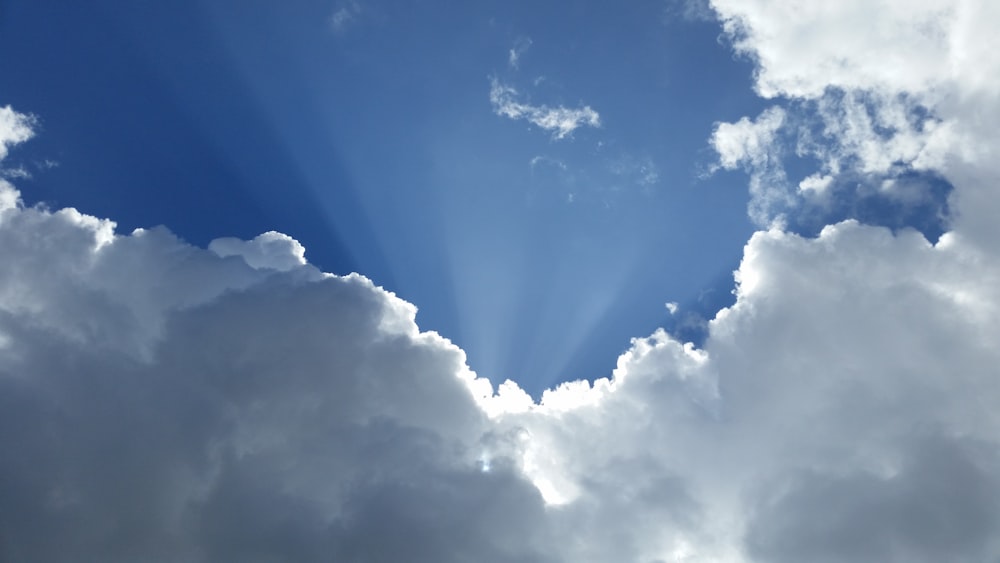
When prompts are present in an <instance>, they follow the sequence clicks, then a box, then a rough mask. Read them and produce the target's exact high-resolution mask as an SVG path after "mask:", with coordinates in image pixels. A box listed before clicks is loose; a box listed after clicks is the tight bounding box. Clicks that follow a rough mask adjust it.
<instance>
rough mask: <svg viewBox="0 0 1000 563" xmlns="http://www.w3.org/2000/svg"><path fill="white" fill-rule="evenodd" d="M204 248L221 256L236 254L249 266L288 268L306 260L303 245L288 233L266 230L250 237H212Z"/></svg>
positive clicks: (285, 269) (281, 269)
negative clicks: (247, 239) (248, 238)
mask: <svg viewBox="0 0 1000 563" xmlns="http://www.w3.org/2000/svg"><path fill="white" fill-rule="evenodd" d="M208 249H209V250H211V251H212V252H214V253H216V254H218V255H219V256H221V257H223V258H225V257H226V256H240V257H242V258H243V260H245V261H246V263H247V264H248V265H249V266H250V267H252V268H257V269H261V268H270V269H273V270H280V271H288V270H292V269H294V268H297V267H299V266H303V265H305V263H306V249H305V247H303V246H302V245H301V244H299V241H297V240H295V239H293V238H292V237H290V236H288V235H286V234H282V233H278V232H275V231H269V232H266V233H264V234H261V235H258V236H257V237H256V238H254V239H253V240H250V241H244V240H240V239H238V238H232V237H226V238H218V239H215V240H213V241H212V242H211V243H210V244H209V245H208Z"/></svg>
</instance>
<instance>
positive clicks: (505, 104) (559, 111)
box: [490, 77, 601, 139]
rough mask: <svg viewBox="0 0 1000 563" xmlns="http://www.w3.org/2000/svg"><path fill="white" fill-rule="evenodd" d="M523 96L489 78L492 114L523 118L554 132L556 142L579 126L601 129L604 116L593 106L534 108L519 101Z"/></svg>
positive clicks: (495, 79) (538, 106)
mask: <svg viewBox="0 0 1000 563" xmlns="http://www.w3.org/2000/svg"><path fill="white" fill-rule="evenodd" d="M519 98H520V95H519V94H518V92H517V90H515V89H514V88H513V87H511V86H508V85H505V84H503V83H501V82H500V81H499V80H498V79H497V78H496V77H493V78H491V79H490V103H491V104H493V112H494V113H496V114H497V115H499V116H501V117H509V118H510V119H523V120H525V121H527V122H529V123H531V124H533V125H535V126H537V127H541V128H542V129H544V130H546V131H551V132H552V138H553V139H564V138H566V137H568V136H570V135H572V133H573V131H576V130H577V129H578V128H580V127H584V126H589V127H600V126H601V116H600V115H599V114H598V113H597V112H596V111H594V110H593V109H592V108H591V107H590V106H583V107H581V108H567V107H564V106H556V107H550V106H547V105H544V104H543V105H537V106H536V105H531V104H529V103H525V102H522V101H519Z"/></svg>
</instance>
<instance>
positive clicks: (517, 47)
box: [507, 37, 532, 70]
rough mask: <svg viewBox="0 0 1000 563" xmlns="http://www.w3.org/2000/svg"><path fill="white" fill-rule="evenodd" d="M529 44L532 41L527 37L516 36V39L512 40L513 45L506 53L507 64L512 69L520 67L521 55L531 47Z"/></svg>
mask: <svg viewBox="0 0 1000 563" xmlns="http://www.w3.org/2000/svg"><path fill="white" fill-rule="evenodd" d="M531 44H532V41H531V38H529V37H518V38H517V40H516V41H514V46H513V47H511V48H510V51H509V52H508V55H507V64H508V65H510V68H512V69H514V70H517V69H518V68H520V62H521V55H523V54H525V53H526V52H528V49H530V48H531Z"/></svg>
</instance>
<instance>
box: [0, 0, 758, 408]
mask: <svg viewBox="0 0 1000 563" xmlns="http://www.w3.org/2000/svg"><path fill="white" fill-rule="evenodd" d="M338 12H340V13H341V14H347V16H345V17H343V18H342V19H341V22H340V25H337V24H335V23H334V19H335V18H334V15H335V14H337V13H338ZM719 33H720V29H719V27H718V25H717V24H714V23H710V22H704V21H696V20H690V19H684V18H681V17H680V15H679V14H678V13H677V11H671V10H670V9H669V6H668V5H667V4H665V3H664V2H662V1H652V0H650V1H638V2H631V3H624V4H622V3H616V2H603V3H598V2H580V3H566V2H556V1H531V2H509V1H504V2H487V1H483V2H470V3H452V2H448V3H420V4H416V3H412V2H403V1H382V0H375V1H368V2H362V1H360V0H359V1H358V2H350V1H348V2H335V1H300V2H290V3H275V2H269V1H267V2H265V1H240V2H236V1H230V2H222V1H216V2H204V1H198V0H179V1H171V2H160V1H157V2H152V1H150V2H145V1H138V0H105V1H92V2H38V1H31V0H8V1H6V2H5V3H3V4H0V50H2V51H0V52H3V53H6V54H7V56H4V57H3V58H2V59H0V80H2V82H0V104H4V105H6V104H10V105H12V106H13V107H14V108H15V109H17V110H18V111H22V112H29V113H32V114H34V115H36V116H37V117H38V118H39V120H40V121H39V123H40V125H39V127H38V128H37V129H38V130H39V135H38V137H37V139H36V140H34V141H32V142H31V143H29V144H27V145H25V146H24V147H22V148H19V149H18V151H17V152H16V153H15V154H13V155H12V156H11V164H12V165H13V164H20V165H22V166H23V167H24V168H25V169H26V170H27V171H28V172H30V173H31V178H28V179H23V178H22V179H18V180H16V182H15V183H16V184H17V185H18V187H19V188H21V190H22V192H23V194H24V196H25V199H26V200H27V201H28V202H31V203H33V202H38V201H44V202H47V204H49V205H50V206H52V207H63V206H74V207H77V208H79V209H80V210H82V211H84V212H87V213H90V214H94V215H98V216H102V217H110V218H112V219H114V220H116V221H117V222H118V224H119V228H120V230H122V231H125V232H128V231H130V230H131V229H133V228H135V227H140V226H142V227H148V226H152V225H158V224H163V225H166V226H168V227H169V228H170V229H171V230H173V231H174V232H175V233H177V234H178V235H179V236H181V237H182V238H184V239H185V240H187V241H189V242H191V243H193V244H197V245H202V246H203V245H206V244H207V243H208V242H209V241H210V240H211V239H213V238H216V237H221V236H240V237H243V238H251V237H253V236H255V235H256V234H259V233H261V232H263V231H268V230H278V231H281V232H284V233H287V234H289V235H291V236H293V237H295V238H296V239H298V240H299V241H300V242H302V244H304V245H305V246H306V248H307V258H308V259H309V260H310V261H311V262H312V263H314V264H316V265H317V266H319V267H320V268H322V269H324V270H326V271H331V272H334V273H341V274H343V273H348V272H350V271H358V272H360V273H362V274H365V275H367V276H368V277H370V278H372V279H373V280H374V281H375V282H376V283H377V284H380V285H383V286H385V287H386V288H387V289H390V290H392V291H394V292H396V293H397V294H399V295H400V296H401V297H403V298H405V299H406V300H408V301H410V302H412V303H414V304H416V305H417V306H418V307H419V308H420V312H419V314H418V322H419V323H420V325H421V327H422V328H424V329H433V330H437V331H439V332H440V333H442V334H443V335H444V336H447V337H449V338H451V339H452V340H454V341H455V342H456V343H457V344H458V345H460V346H461V347H462V348H463V349H465V350H466V352H467V353H468V355H469V363H470V365H471V366H472V368H473V369H475V370H476V371H477V372H479V373H480V374H481V375H483V376H487V377H489V378H490V379H492V380H493V381H494V383H499V382H500V381H502V380H503V379H505V378H512V379H515V380H517V381H518V382H519V383H520V384H521V386H522V387H524V388H525V389H527V390H528V391H530V392H532V393H538V392H539V391H540V390H541V389H544V388H546V387H549V386H551V385H552V384H553V383H554V382H556V381H559V380H565V379H575V378H594V377H600V376H606V375H609V374H610V370H611V369H612V368H613V367H614V363H615V360H616V358H617V356H618V354H619V353H620V352H621V351H623V350H624V349H625V348H626V346H627V345H628V339H629V338H630V337H632V336H637V335H644V334H648V333H649V332H650V331H651V330H652V329H654V328H655V327H657V326H663V325H666V326H668V327H674V329H676V330H681V329H680V328H679V327H677V326H676V325H677V319H679V318H684V316H685V315H686V314H689V313H700V314H703V315H704V314H708V315H711V314H712V313H713V312H714V310H715V309H717V308H718V306H719V305H721V304H724V303H727V302H728V299H729V297H730V296H729V295H728V292H729V290H730V289H731V287H732V277H731V272H732V270H733V269H734V268H735V267H736V265H737V264H738V260H739V257H740V255H741V251H742V246H743V244H744V242H745V241H746V240H747V237H748V235H749V233H750V232H751V231H752V227H751V225H750V223H749V221H748V219H747V217H746V202H747V195H746V189H745V185H746V180H745V178H744V177H743V176H742V175H738V174H717V175H715V176H713V177H711V178H708V179H704V178H699V172H700V170H702V169H703V168H704V167H705V166H707V165H708V164H709V163H710V162H711V161H712V160H713V156H712V154H711V152H710V151H709V149H708V145H707V139H708V137H709V135H710V134H711V132H712V127H713V123H714V122H715V121H718V120H736V119H738V118H740V117H741V116H744V115H756V114H757V113H758V112H759V111H760V110H761V109H762V108H763V107H765V105H766V104H765V102H763V101H761V100H759V99H757V98H756V97H755V96H754V95H753V94H752V89H751V86H750V79H751V70H752V68H751V65H750V64H749V62H747V61H741V60H737V59H734V57H733V55H732V52H731V49H730V48H729V47H727V46H726V45H725V44H724V43H722V42H720V40H719ZM525 45H529V46H528V48H527V49H525V50H523V52H521V54H520V57H519V59H518V65H517V67H516V68H515V67H514V66H512V65H511V64H510V61H509V52H510V50H511V49H512V48H517V47H518V46H522V47H523V46H525ZM491 80H495V81H498V82H499V83H502V84H504V85H507V86H509V87H512V88H515V89H517V91H518V92H519V95H520V96H521V97H520V99H521V101H523V102H525V103H531V104H535V105H542V104H544V105H548V106H550V107H556V106H560V105H561V106H565V107H567V108H580V107H583V106H590V107H591V108H593V109H594V110H595V111H597V112H599V114H600V118H601V123H602V124H601V127H599V128H588V127H582V128H580V129H577V130H576V131H575V132H574V133H573V134H572V135H571V136H568V137H566V138H563V139H555V138H554V137H553V135H552V134H551V133H550V132H548V131H545V130H543V129H541V128H539V127H536V126H533V125H531V124H529V123H527V122H526V121H515V120H511V119H508V118H506V117H502V116H499V115H497V114H496V113H494V111H493V108H492V106H491V102H490V87H491ZM668 301H676V302H679V303H680V304H681V310H680V311H679V313H678V316H677V317H674V318H671V316H670V315H669V313H668V312H667V310H666V308H665V307H664V304H665V303H666V302H668ZM687 332H688V333H690V334H691V335H694V334H695V332H694V331H690V330H688V331H687Z"/></svg>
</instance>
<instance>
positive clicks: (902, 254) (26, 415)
mask: <svg viewBox="0 0 1000 563" xmlns="http://www.w3.org/2000/svg"><path fill="white" fill-rule="evenodd" d="M914 6H916V7H915V8H914ZM714 9H715V10H716V12H717V13H718V14H719V15H720V17H721V18H723V21H724V22H725V25H726V30H727V33H729V34H730V36H731V37H732V39H733V41H734V44H735V45H736V47H737V49H738V50H740V51H741V52H743V53H746V54H747V55H749V56H752V57H754V58H755V59H756V60H757V61H758V62H759V70H758V83H757V87H758V89H759V91H760V92H761V93H762V94H764V95H768V96H770V95H778V94H780V95H781V96H783V97H784V98H785V101H783V102H782V104H786V103H787V104H790V105H788V106H787V107H786V106H784V105H779V106H776V107H778V108H779V109H776V110H769V111H770V112H772V113H766V115H764V116H761V117H758V118H755V119H750V118H747V119H746V120H740V121H738V122H737V123H735V124H732V125H731V126H726V125H725V124H719V125H718V127H717V129H716V133H715V135H714V136H713V138H712V140H711V142H712V143H713V144H714V146H715V147H716V148H717V150H718V151H719V155H720V165H722V166H729V167H737V166H744V165H745V166H747V167H748V170H749V171H750V173H751V175H753V174H754V173H755V171H756V170H765V171H768V170H772V169H770V168H767V167H768V166H770V163H773V162H775V161H776V159H778V158H780V154H781V152H782V151H786V152H787V151H793V152H794V151H795V150H796V148H797V146H798V143H799V142H800V134H799V132H798V131H794V132H793V134H791V135H790V136H788V137H782V136H781V135H780V134H779V133H778V132H779V131H781V130H782V128H783V127H788V123H789V122H788V121H786V120H785V119H777V118H776V117H775V116H777V115H779V114H784V115H786V116H787V115H788V114H789V113H790V112H795V111H798V109H797V107H798V106H796V107H793V106H794V104H807V105H808V104H814V105H813V106H810V107H815V108H820V109H819V110H817V111H818V113H817V114H814V115H819V118H818V119H820V121H821V122H823V123H826V122H827V121H829V127H824V128H821V129H820V130H819V134H820V135H821V136H823V138H824V141H823V142H822V143H818V144H817V145H816V148H815V149H810V150H814V151H815V152H816V153H820V152H822V151H828V152H826V153H823V154H824V155H825V158H817V170H816V171H815V172H814V173H815V174H817V176H816V178H817V180H816V181H815V182H813V183H812V184H810V185H811V186H813V187H811V188H807V190H821V189H822V188H821V187H820V186H821V184H822V183H823V181H825V180H822V178H825V177H826V176H829V177H830V178H831V180H830V182H833V181H835V180H836V178H838V177H841V176H843V175H849V174H861V173H869V172H871V170H876V171H879V170H882V168H884V166H885V164H884V163H885V162H888V163H889V164H888V166H889V167H890V168H892V167H901V168H903V169H921V167H926V169H929V170H934V171H935V172H936V173H939V174H941V175H942V176H943V177H945V178H947V179H948V181H949V182H950V183H951V184H952V185H953V187H954V189H953V192H952V193H951V196H950V204H951V205H950V209H951V210H952V216H951V217H950V218H949V230H948V231H947V232H946V233H944V234H943V235H942V236H941V237H940V239H939V240H938V241H937V242H936V243H933V244H932V243H931V242H929V241H928V240H927V239H926V238H924V237H923V236H922V235H921V234H920V233H918V232H916V231H913V230H907V229H903V230H900V231H899V232H897V233H895V234H894V233H893V232H891V231H890V230H888V229H886V228H883V227H879V226H873V225H865V224H862V223H859V222H858V221H854V220H848V221H843V222H839V223H836V224H832V225H828V226H827V227H825V228H823V229H822V230H821V231H820V233H819V235H818V236H816V237H814V238H806V237H803V236H800V235H797V234H794V233H791V232H788V231H786V230H783V229H782V228H781V225H780V224H776V223H773V222H772V223H771V224H770V225H769V228H767V229H765V230H761V231H760V232H758V233H756V234H755V235H754V236H753V237H752V238H751V239H750V240H749V241H748V242H747V244H746V247H745V249H744V255H743V260H742V262H741V264H740V267H739V269H738V270H737V271H736V272H735V283H736V289H735V291H736V296H737V300H736V303H735V305H733V306H732V307H730V308H728V309H725V310H723V311H721V312H720V313H719V314H718V315H717V316H716V318H715V319H714V320H712V321H711V323H710V327H709V335H708V337H707V339H706V341H705V344H704V347H703V349H696V348H694V347H693V346H691V345H690V344H683V343H681V342H678V341H677V340H675V339H673V338H672V337H671V336H670V335H668V334H666V333H665V332H663V331H657V332H655V333H654V334H652V335H650V336H648V337H645V338H637V339H635V340H634V341H633V343H632V345H631V347H630V349H629V350H628V351H627V352H626V353H625V354H623V355H622V356H621V357H620V358H619V361H618V367H617V368H616V369H615V371H614V373H613V374H611V377H609V378H608V379H601V380H598V381H596V382H594V383H593V384H590V383H587V382H573V383H566V384H563V385H561V386H559V387H558V388H556V389H553V390H550V391H547V392H546V393H545V394H544V395H543V397H542V399H541V401H540V403H538V404H535V403H533V402H532V400H531V399H530V397H528V396H527V395H526V394H525V393H524V392H523V391H521V390H520V389H519V388H518V387H517V385H516V384H514V383H512V382H506V383H504V384H502V385H499V386H497V387H496V388H495V389H494V388H493V387H492V386H491V385H490V384H489V383H488V382H487V381H485V380H482V379H477V378H476V376H475V374H474V373H473V372H472V371H470V370H469V368H468V367H467V365H466V361H465V356H464V354H463V352H462V351H461V350H459V349H458V348H456V347H455V346H454V345H452V344H451V343H450V342H448V341H447V340H445V339H443V338H441V337H440V336H438V335H436V334H434V333H428V332H421V331H420V330H419V328H418V327H417V326H416V324H415V322H414V318H415V313H416V310H415V308H414V307H413V306H412V305H410V304H408V303H406V302H404V301H402V300H400V299H398V298H397V297H395V296H394V295H392V294H390V293H388V292H386V291H384V290H382V289H380V288H378V287H376V286H375V285H374V284H373V283H372V282H370V281H369V280H367V279H366V278H364V277H363V276H360V275H357V274H353V275H349V276H334V275H329V274H324V273H322V272H319V271H318V270H316V269H315V268H313V267H312V266H310V265H309V264H308V263H307V262H306V260H305V251H304V249H302V247H301V245H299V244H298V243H297V242H295V241H294V240H292V239H290V238H289V237H286V236H284V235H281V234H278V233H266V234H264V235H261V236H260V237H258V238H257V239H254V240H252V241H240V240H237V239H220V240H218V241H215V242H213V243H212V244H211V245H210V246H209V249H207V250H206V249H199V248H195V247H192V246H190V245H188V244H186V243H184V242H183V241H181V240H179V239H177V238H176V237H175V236H174V235H172V234H171V233H170V232H169V231H167V230H166V229H163V228H157V229H150V230H137V231H135V232H133V233H130V234H120V233H117V232H115V225H114V223H113V222H111V221H108V220H103V219H98V218H95V217H91V216H88V215H86V214H83V213H81V212H79V211H76V210H73V209H63V210H59V211H55V212H51V211H48V210H46V209H44V208H38V207H25V206H24V205H23V204H22V203H21V202H20V198H19V194H18V192H17V191H16V189H15V188H14V187H13V186H12V185H10V184H9V183H7V182H6V181H2V180H0V261H2V263H3V264H4V268H2V269H0V401H2V403H3V404H2V405H0V445H2V447H3V450H4V452H5V455H4V456H2V457H0V559H3V560H10V561H22V560H24V561H79V560H103V561H134V560H158V561H220V560H221V561H276V560H295V561H329V560H336V561H358V562H362V561H363V562H369V561H404V560H405V561H428V562H430V561H435V562H442V561H444V562H448V561H456V562H457V561H490V562H494V561H495V562H529V561H530V562H570V561H572V562H581V561H582V562H606V561H629V562H632V561H635V562H643V563H652V562H667V561H685V562H691V561H705V562H708V561H718V562H737V563H738V562H751V561H755V562H756V561H761V562H800V561H816V562H835V561H836V562H847V561H851V562H857V561H900V562H936V561H942V560H948V561H962V562H970V563H971V562H981V561H992V560H996V559H998V558H1000V533H997V531H996V530H998V529H1000V477H998V476H1000V443H998V436H1000V416H998V415H997V409H996V405H997V404H1000V377H998V375H997V369H996V366H997V365H1000V349H998V347H997V345H996V342H997V340H998V339H997V337H998V335H1000V331H998V326H997V319H998V318H1000V316H998V312H1000V311H998V306H1000V295H998V293H1000V257H998V255H997V246H996V241H997V240H1000V238H998V237H1000V232H998V229H1000V227H997V226H996V221H995V217H997V216H998V215H997V211H1000V209H998V206H1000V203H998V202H1000V198H998V197H997V194H996V186H997V181H998V179H1000V169H998V165H997V164H996V163H997V162H1000V159H998V158H997V156H998V155H997V150H998V142H997V141H996V140H995V136H994V135H993V134H992V131H990V130H989V129H990V128H989V127H988V125H986V124H988V123H993V122H996V121H995V120H992V121H991V120H989V119H985V118H988V117H990V116H996V115H997V114H998V111H1000V102H998V99H997V96H998V94H1000V91H998V89H997V85H998V84H996V83H994V82H995V81H996V77H1000V73H991V72H988V71H989V69H991V68H993V66H994V65H995V64H996V60H997V57H998V56H997V55H996V54H995V53H996V52H997V51H995V50H991V49H987V48H986V47H984V46H989V45H990V44H991V43H992V39H991V38H992V37H993V36H992V33H991V30H990V29H989V28H988V25H987V23H985V22H989V21H995V18H992V19H991V18H990V16H991V15H995V14H992V12H995V11H996V8H994V7H992V5H991V4H988V3H986V2H949V3H947V5H945V4H941V5H932V3H923V4H920V5H919V6H917V5H912V4H910V3H907V4H905V5H903V4H900V3H880V4H878V5H877V6H872V5H870V4H868V3H860V2H858V3H851V2H847V3H842V4H838V5H837V6H836V7H830V6H825V7H824V8H822V13H820V11H819V10H820V9H819V8H816V9H813V8H808V7H803V6H802V5H801V3H798V2H795V3H792V2H759V3H758V2H739V3H736V2H733V3H731V4H730V3H728V2H722V1H716V2H714ZM864 10H869V11H864ZM861 16H864V17H861ZM859 26H860V27H859ZM869 29H870V30H872V32H871V34H866V33H864V31H865V30H869ZM859 30H860V31H859ZM881 30H890V31H891V32H892V33H890V34H889V35H888V36H887V38H883V37H882V36H881V35H878V33H880V32H881ZM921 37H925V38H926V37H929V38H931V39H933V40H934V45H935V46H938V47H942V46H947V47H948V48H947V49H946V50H945V51H944V52H943V54H942V53H938V52H937V51H928V50H927V49H925V48H923V47H920V46H919V45H917V43H918V42H917V38H921ZM796 38H798V39H800V40H801V41H799V42H796V43H795V49H789V48H788V45H789V44H791V42H793V40H794V39H796ZM973 55H974V56H973ZM970 56H972V60H973V61H975V60H977V59H978V60H979V62H977V63H975V64H974V63H973V62H970V58H969V57H970ZM928 57H929V58H928ZM809 60H812V61H819V62H820V63H821V64H805V62H804V61H809ZM834 62H836V64H834ZM497 88H499V89H500V91H499V92H498V94H497V96H499V99H500V100H501V101H503V100H507V101H508V102H511V103H514V102H513V101H512V98H511V96H514V94H515V93H513V92H512V91H509V89H504V87H502V86H500V85H499V84H497V83H494V90H496V89H497ZM505 92H506V93H505ZM505 96H506V97H505ZM859 100H860V102H858V103H862V104H863V106H864V107H865V108H866V109H865V110H864V112H863V113H864V115H865V116H867V119H868V120H869V123H879V120H880V119H882V120H884V121H887V122H891V123H896V124H897V125H898V127H895V128H886V127H882V126H878V127H876V126H874V125H872V126H871V127H870V129H866V127H867V126H866V125H864V123H865V119H866V118H864V117H862V116H861V115H860V114H854V113H851V111H849V110H850V108H851V107H854V106H853V104H855V102H857V101H859ZM494 103H495V104H497V103H499V102H494ZM823 104H830V105H828V106H823ZM900 104H901V105H900ZM501 105H502V104H501ZM514 107H522V109H521V110H520V111H522V112H523V113H521V114H518V115H517V116H516V117H515V116H514V115H508V116H509V117H515V118H524V119H528V120H529V121H532V117H531V116H532V115H535V114H533V113H532V111H542V110H541V109H539V108H534V110H529V109H526V108H531V106H519V105H518V104H516V103H514ZM803 107H804V106H803ZM824 107H827V108H830V109H829V110H826V109H823V108H824ZM899 107H903V108H904V110H905V111H903V113H902V114H899V113H893V112H895V111H896V110H897V109H898V108H899ZM918 109H919V111H918ZM546 111H547V110H546ZM824 112H825V113H824ZM917 114H920V115H925V116H927V117H926V119H925V118H923V117H920V118H919V119H917V118H913V116H914V115H917ZM505 115H506V114H505ZM879 115H882V116H885V117H878V116H879ZM893 115H896V116H897V117H898V116H902V117H900V118H893V117H892V116H893ZM872 116H875V117H872ZM595 120H596V114H595ZM893 120H895V121H893ZM557 121H558V120H557ZM532 122H533V121H532ZM571 122H572V121H571ZM928 123H934V125H933V126H928V125H927V124H928ZM539 126H542V125H540V124H539ZM928 127H929V128H928ZM551 130H554V131H556V134H557V136H558V133H559V132H560V131H562V129H561V128H560V127H559V126H553V127H552V129H551ZM569 131H570V132H571V131H572V129H569ZM871 131H874V133H875V134H877V135H878V139H877V140H876V141H875V142H874V144H872V143H867V142H866V140H872V137H871ZM938 131H944V132H943V133H939V132H938ZM30 132H31V120H30V119H29V118H26V117H24V116H22V115H20V114H18V113H16V112H14V111H13V110H11V109H9V108H8V109H6V110H4V111H2V112H0V147H3V149H2V150H4V151H6V149H7V148H8V147H9V146H11V145H13V144H16V143H18V142H21V141H24V140H26V139H27V138H28V137H30V135H31V133H30ZM566 134H569V133H568V132H567V133H566ZM811 134H813V135H814V136H815V134H816V131H812V132H811ZM805 137H806V136H805V134H803V135H802V136H801V138H805ZM787 139H791V141H790V142H791V144H782V142H783V141H782V140H786V142H787ZM801 142H802V146H805V147H808V146H810V145H809V144H808V143H807V142H806V140H802V141H801ZM885 153H888V157H887V158H888V161H886V160H884V159H883V157H884V156H886V154H885ZM762 167H763V168H762ZM751 189H752V190H753V189H754V188H753V179H752V180H751ZM759 189H760V190H764V191H766V190H767V185H766V184H764V183H762V184H761V185H760V187H759ZM792 193H793V195H794V192H792ZM752 197H753V198H755V201H757V199H758V198H759V194H756V193H754V194H752ZM752 205H753V203H752ZM785 212H787V213H793V212H795V207H794V205H789V206H788V208H787V209H786V210H785ZM650 259H662V257H650ZM484 322H485V321H484Z"/></svg>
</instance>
